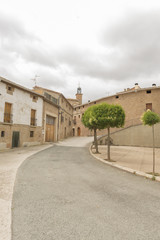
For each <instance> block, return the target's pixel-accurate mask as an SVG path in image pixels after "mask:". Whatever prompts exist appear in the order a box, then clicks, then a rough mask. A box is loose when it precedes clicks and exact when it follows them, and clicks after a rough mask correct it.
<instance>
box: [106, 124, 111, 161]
mask: <svg viewBox="0 0 160 240" xmlns="http://www.w3.org/2000/svg"><path fill="white" fill-rule="evenodd" d="M107 129H108V160H110V128H107Z"/></svg>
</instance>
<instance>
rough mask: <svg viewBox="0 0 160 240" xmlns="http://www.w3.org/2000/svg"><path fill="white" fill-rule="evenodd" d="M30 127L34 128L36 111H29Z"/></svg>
mask: <svg viewBox="0 0 160 240" xmlns="http://www.w3.org/2000/svg"><path fill="white" fill-rule="evenodd" d="M30 125H31V126H36V110H34V109H31V120H30Z"/></svg>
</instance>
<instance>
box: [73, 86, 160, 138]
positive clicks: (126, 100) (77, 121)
mask: <svg viewBox="0 0 160 240" xmlns="http://www.w3.org/2000/svg"><path fill="white" fill-rule="evenodd" d="M159 96H160V87H157V86H156V85H155V84H153V85H152V86H151V87H149V88H140V87H139V86H138V84H137V83H136V84H135V86H134V87H133V88H131V89H130V88H127V89H124V91H123V92H119V93H117V94H115V95H112V96H108V97H104V98H100V99H97V100H94V101H91V102H88V103H84V104H80V105H77V106H74V113H73V119H74V127H73V128H74V132H75V136H90V135H93V133H92V131H90V130H88V129H87V128H85V127H84V126H83V124H82V122H81V118H82V115H83V113H84V112H85V111H86V110H87V108H88V107H90V106H92V105H94V104H99V103H104V102H105V103H109V104H119V105H121V106H122V107H123V109H124V110H125V114H126V123H125V127H129V126H133V125H137V124H140V123H141V121H140V118H141V116H142V114H143V112H144V111H145V110H147V109H150V110H152V111H154V112H156V113H158V114H160V107H159ZM112 131H115V129H112ZM103 134H106V130H102V131H98V135H103Z"/></svg>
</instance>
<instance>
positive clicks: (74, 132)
mask: <svg viewBox="0 0 160 240" xmlns="http://www.w3.org/2000/svg"><path fill="white" fill-rule="evenodd" d="M72 131H73V132H72V134H73V137H74V136H75V128H73V129H72Z"/></svg>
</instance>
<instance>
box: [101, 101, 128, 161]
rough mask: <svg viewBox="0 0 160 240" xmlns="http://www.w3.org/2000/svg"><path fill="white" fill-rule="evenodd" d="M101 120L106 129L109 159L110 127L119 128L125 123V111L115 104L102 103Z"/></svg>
mask: <svg viewBox="0 0 160 240" xmlns="http://www.w3.org/2000/svg"><path fill="white" fill-rule="evenodd" d="M103 116H104V117H103V122H104V125H105V128H107V130H108V160H110V128H115V127H116V128H120V127H123V126H124V123H125V112H124V110H123V108H122V107H121V106H120V105H118V104H116V105H114V104H104V115H103Z"/></svg>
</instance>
